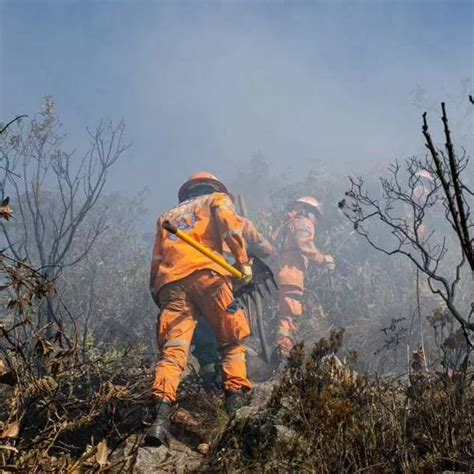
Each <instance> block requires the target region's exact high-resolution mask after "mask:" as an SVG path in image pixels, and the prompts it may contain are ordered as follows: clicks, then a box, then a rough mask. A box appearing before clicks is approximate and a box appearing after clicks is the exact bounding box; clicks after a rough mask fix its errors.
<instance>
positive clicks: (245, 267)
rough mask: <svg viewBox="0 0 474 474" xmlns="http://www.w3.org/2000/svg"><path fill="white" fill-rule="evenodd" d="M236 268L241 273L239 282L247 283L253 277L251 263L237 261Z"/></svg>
mask: <svg viewBox="0 0 474 474" xmlns="http://www.w3.org/2000/svg"><path fill="white" fill-rule="evenodd" d="M237 268H238V269H239V271H240V272H241V273H242V275H243V276H242V278H241V279H240V280H239V282H240V283H242V284H243V285H248V284H249V283H250V282H251V281H252V279H253V272H252V265H250V264H249V263H239V264H238V265H237Z"/></svg>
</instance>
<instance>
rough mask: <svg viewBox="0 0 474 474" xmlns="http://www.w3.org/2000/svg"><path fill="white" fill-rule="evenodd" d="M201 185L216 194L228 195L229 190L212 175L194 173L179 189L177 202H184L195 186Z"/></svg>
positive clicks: (204, 172)
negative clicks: (214, 191) (213, 190)
mask: <svg viewBox="0 0 474 474" xmlns="http://www.w3.org/2000/svg"><path fill="white" fill-rule="evenodd" d="M202 184H205V185H208V186H211V187H212V188H214V189H215V190H216V192H218V193H226V194H229V195H230V193H229V190H228V189H227V187H226V186H225V184H224V183H221V182H220V181H219V180H218V179H217V178H216V177H215V176H214V175H213V174H211V173H207V172H206V171H199V172H198V173H194V174H193V175H192V176H191V177H190V178H189V179H188V180H187V181H186V182H185V183H184V184H183V185H182V186H181V188H179V191H178V199H179V202H182V201H185V200H186V198H187V196H188V193H189V192H190V191H191V190H192V189H193V188H195V187H196V186H200V185H202Z"/></svg>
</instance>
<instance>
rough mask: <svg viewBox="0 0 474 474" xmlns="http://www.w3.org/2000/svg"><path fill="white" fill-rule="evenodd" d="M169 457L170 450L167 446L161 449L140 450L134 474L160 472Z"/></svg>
mask: <svg viewBox="0 0 474 474" xmlns="http://www.w3.org/2000/svg"><path fill="white" fill-rule="evenodd" d="M168 456H169V450H168V448H167V447H166V446H160V447H159V448H150V447H143V448H140V449H139V450H138V453H137V457H136V461H135V465H134V467H133V471H132V472H133V473H134V474H148V473H149V472H159V471H160V470H161V469H162V466H163V464H164V462H165V461H166V459H167V457H168Z"/></svg>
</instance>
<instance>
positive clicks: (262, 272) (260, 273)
mask: <svg viewBox="0 0 474 474" xmlns="http://www.w3.org/2000/svg"><path fill="white" fill-rule="evenodd" d="M252 273H253V279H252V281H251V282H250V283H249V284H247V285H244V286H241V287H240V288H238V289H237V291H236V292H235V298H241V297H243V296H244V295H248V296H250V298H251V299H252V300H253V301H255V293H258V294H259V295H260V296H261V297H262V298H263V292H262V286H263V287H264V288H265V289H266V290H267V292H268V293H269V294H271V288H270V285H269V282H270V283H272V284H273V286H274V287H275V288H278V285H277V282H276V280H275V277H274V275H273V272H272V271H271V269H270V267H269V266H268V265H267V264H266V263H265V262H263V261H262V260H261V259H260V258H258V257H254V259H253V262H252Z"/></svg>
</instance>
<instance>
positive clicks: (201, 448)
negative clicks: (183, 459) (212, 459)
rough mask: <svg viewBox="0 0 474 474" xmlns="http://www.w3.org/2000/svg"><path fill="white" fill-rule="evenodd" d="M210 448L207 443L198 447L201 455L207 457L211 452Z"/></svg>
mask: <svg viewBox="0 0 474 474" xmlns="http://www.w3.org/2000/svg"><path fill="white" fill-rule="evenodd" d="M209 449H210V446H209V445H208V444H207V443H201V444H200V445H199V446H198V447H197V450H198V451H199V452H200V453H201V454H204V455H206V454H207V453H208V452H209Z"/></svg>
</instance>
